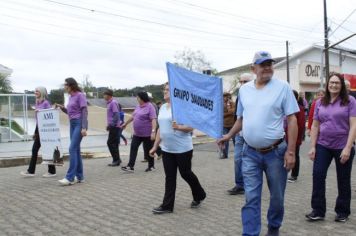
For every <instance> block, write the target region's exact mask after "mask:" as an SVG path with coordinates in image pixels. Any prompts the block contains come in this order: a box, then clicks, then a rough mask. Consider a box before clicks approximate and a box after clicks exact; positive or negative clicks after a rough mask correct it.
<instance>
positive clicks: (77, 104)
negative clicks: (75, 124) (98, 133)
mask: <svg viewBox="0 0 356 236" xmlns="http://www.w3.org/2000/svg"><path fill="white" fill-rule="evenodd" d="M86 106H87V99H86V97H85V95H84V94H83V93H80V92H75V93H74V94H72V95H70V96H69V101H68V105H67V112H68V116H69V119H70V120H72V119H80V118H81V117H82V112H81V109H82V108H83V107H86Z"/></svg>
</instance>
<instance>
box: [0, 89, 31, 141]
mask: <svg viewBox="0 0 356 236" xmlns="http://www.w3.org/2000/svg"><path fill="white" fill-rule="evenodd" d="M35 102H36V101H35V95H34V94H0V142H12V141H21V140H28V139H30V138H31V136H32V134H33V131H34V129H35V127H36V119H35V109H34V106H35Z"/></svg>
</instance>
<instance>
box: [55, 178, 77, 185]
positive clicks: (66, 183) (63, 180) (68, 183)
mask: <svg viewBox="0 0 356 236" xmlns="http://www.w3.org/2000/svg"><path fill="white" fill-rule="evenodd" d="M58 182H59V183H60V184H61V185H63V186H68V185H73V184H75V182H74V181H73V182H71V181H69V180H67V179H66V178H64V179H61V180H58Z"/></svg>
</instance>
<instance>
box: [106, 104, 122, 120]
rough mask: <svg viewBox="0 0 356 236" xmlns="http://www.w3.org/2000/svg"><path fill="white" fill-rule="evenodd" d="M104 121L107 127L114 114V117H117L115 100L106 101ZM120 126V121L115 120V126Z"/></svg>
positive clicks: (117, 109) (117, 108) (117, 110)
mask: <svg viewBox="0 0 356 236" xmlns="http://www.w3.org/2000/svg"><path fill="white" fill-rule="evenodd" d="M106 108H107V109H106V114H107V115H106V118H107V119H106V120H107V122H108V123H107V124H108V125H112V122H113V115H114V113H117V114H116V115H117V116H119V107H118V104H117V101H116V100H115V99H111V100H110V101H107V103H106ZM118 125H120V119H117V124H115V126H118Z"/></svg>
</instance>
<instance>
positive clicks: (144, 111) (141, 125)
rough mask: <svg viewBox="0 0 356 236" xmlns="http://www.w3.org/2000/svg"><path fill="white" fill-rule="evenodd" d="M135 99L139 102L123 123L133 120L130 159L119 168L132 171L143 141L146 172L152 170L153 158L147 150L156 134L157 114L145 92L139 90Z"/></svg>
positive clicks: (124, 126)
mask: <svg viewBox="0 0 356 236" xmlns="http://www.w3.org/2000/svg"><path fill="white" fill-rule="evenodd" d="M137 101H138V103H139V105H138V106H136V108H135V111H134V112H133V114H132V117H130V118H129V119H128V120H127V121H126V122H125V123H124V124H123V125H122V128H123V129H125V128H126V126H127V125H128V124H129V123H130V122H132V121H133V131H134V134H133V137H132V141H131V147H130V161H129V163H128V164H127V166H124V167H122V168H121V169H122V170H124V171H128V172H133V171H134V166H135V162H136V157H137V151H138V148H139V147H140V145H141V143H142V142H143V151H144V157H145V159H147V160H148V168H147V169H146V170H145V171H146V172H149V171H152V170H154V169H155V167H154V158H152V157H150V156H149V151H150V149H151V148H152V141H153V140H154V139H155V136H156V125H157V115H156V110H155V108H154V106H153V105H152V103H151V102H150V100H149V98H148V94H147V92H139V93H138V94H137Z"/></svg>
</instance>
